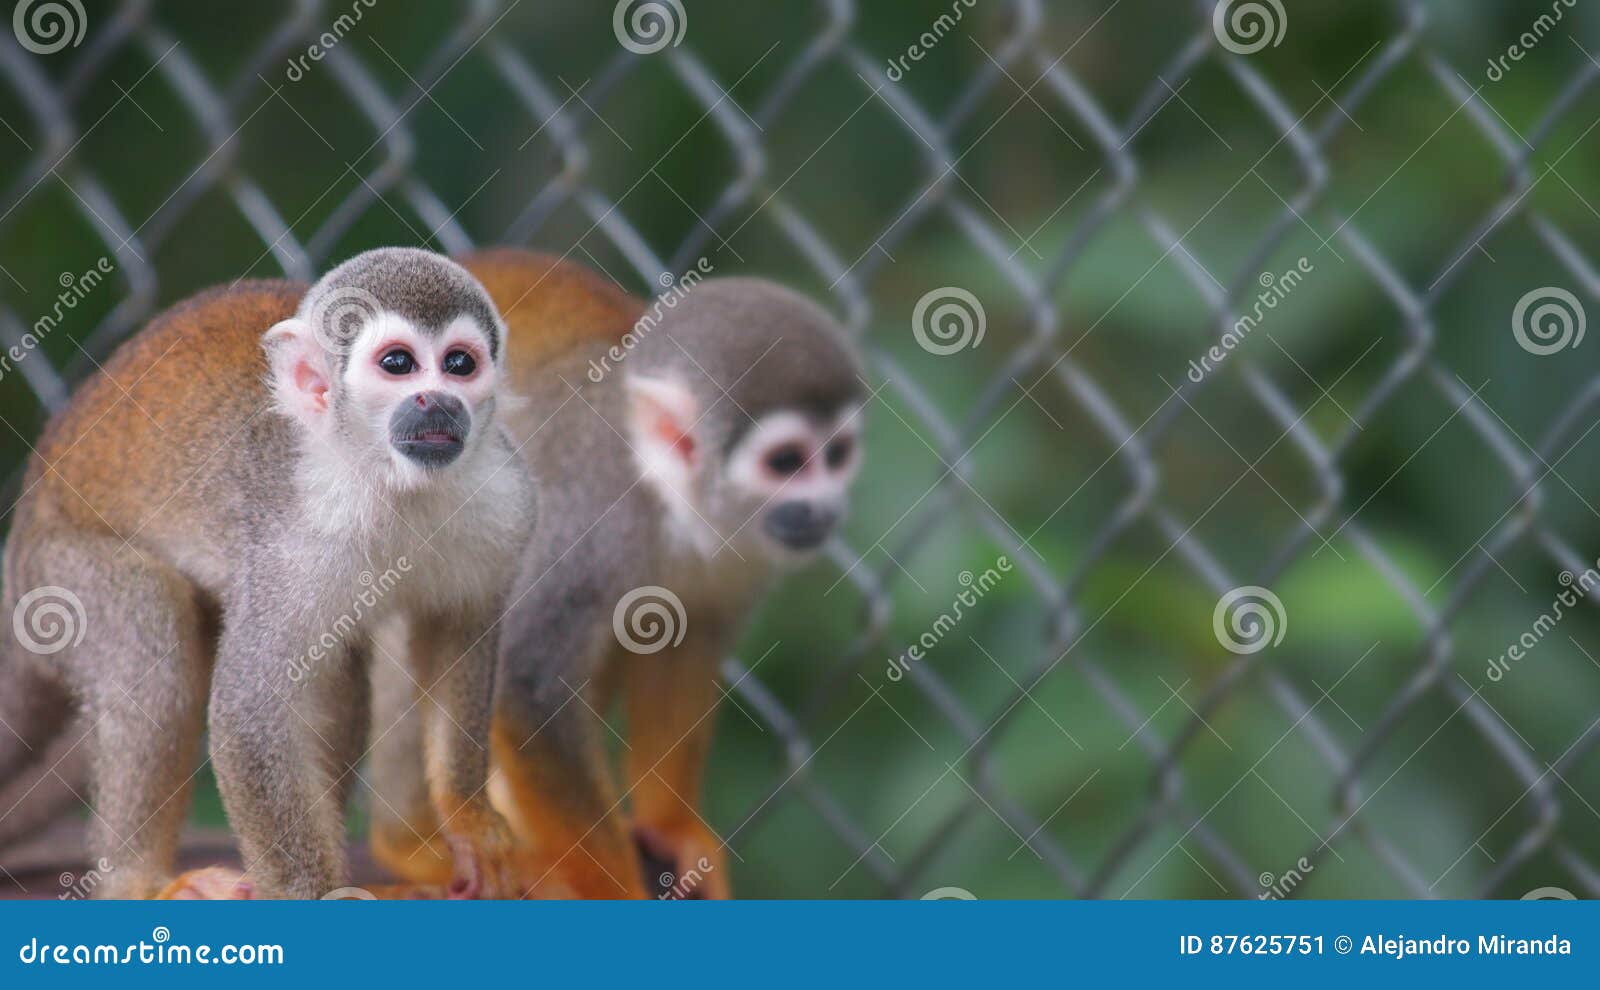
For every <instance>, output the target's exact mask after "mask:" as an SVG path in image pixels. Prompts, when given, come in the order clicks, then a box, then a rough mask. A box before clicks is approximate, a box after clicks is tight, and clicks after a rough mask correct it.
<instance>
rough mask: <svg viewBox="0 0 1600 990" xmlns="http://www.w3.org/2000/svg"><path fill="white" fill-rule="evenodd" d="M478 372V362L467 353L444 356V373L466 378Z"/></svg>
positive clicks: (459, 352) (454, 352) (452, 352)
mask: <svg viewBox="0 0 1600 990" xmlns="http://www.w3.org/2000/svg"><path fill="white" fill-rule="evenodd" d="M477 370H478V362H477V361H475V360H473V358H472V355H471V354H468V353H467V352H466V351H451V352H450V353H449V354H446V355H445V356H444V373H445V374H447V375H460V376H461V377H463V378H465V377H466V376H467V375H470V374H472V373H473V372H474V371H477Z"/></svg>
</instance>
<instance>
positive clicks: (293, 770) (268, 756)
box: [211, 581, 366, 900]
mask: <svg viewBox="0 0 1600 990" xmlns="http://www.w3.org/2000/svg"><path fill="white" fill-rule="evenodd" d="M263 586H264V587H269V588H270V587H273V584H272V583H271V582H265V581H264V582H263ZM273 603H274V596H272V595H271V594H262V593H259V592H258V593H255V594H250V593H248V592H246V593H242V594H239V595H237V596H235V599H234V600H232V601H230V602H229V603H228V607H227V610H226V612H225V613H224V619H223V630H222V641H221V645H220V647H219V649H218V652H217V664H216V671H215V673H214V674H213V675H212V683H211V756H212V762H213V764H214V766H215V767H216V771H217V784H218V787H219V789H220V790H221V792H222V802H223V806H224V807H225V808H226V809H227V812H228V822H229V824H230V825H231V826H232V827H233V830H234V832H235V834H236V835H237V836H238V839H239V850H240V853H241V854H242V856H243V858H244V865H245V875H246V877H247V878H249V879H250V880H251V881H252V883H253V885H254V887H255V890H256V892H257V894H258V895H259V896H263V897H270V898H297V899H302V900H314V899H317V898H320V897H321V896H323V895H324V894H326V893H328V892H329V891H331V890H334V889H336V888H338V887H343V886H345V885H346V883H347V880H346V867H345V854H344V809H343V806H342V804H341V799H342V797H343V785H342V783H341V782H340V780H339V778H338V776H337V775H336V774H334V773H332V772H330V768H329V762H330V761H329V753H330V751H331V750H332V749H333V748H334V747H335V746H336V744H335V743H334V742H333V740H332V738H331V737H330V736H329V734H328V730H329V729H330V728H331V727H332V726H333V725H334V724H335V723H336V721H337V720H338V719H339V718H342V717H345V714H346V712H347V709H348V706H349V704H350V703H351V701H352V699H351V698H348V697H346V696H344V695H342V694H341V693H340V692H341V690H349V689H350V687H351V685H355V686H356V689H357V690H359V691H361V692H363V693H364V692H365V690H366V685H365V682H364V681H363V680H362V679H361V678H359V677H356V676H354V675H353V674H351V673H350V672H348V671H347V670H345V669H344V668H345V667H346V666H348V665H350V664H352V663H353V662H354V659H355V658H354V656H353V655H352V652H351V651H350V650H349V649H345V648H335V649H333V650H330V651H328V652H327V653H326V654H322V655H319V656H317V657H315V658H314V659H313V660H312V663H311V664H310V665H309V666H305V667H302V666H299V665H298V664H299V663H300V661H299V660H297V659H296V658H300V657H306V656H308V655H309V654H308V653H307V648H308V646H309V645H310V644H314V643H316V642H317V641H318V639H319V638H320V636H321V633H319V632H317V631H316V627H317V626H318V625H319V624H320V625H322V626H324V627H325V628H333V623H334V621H335V620H334V619H330V618H329V617H327V616H315V615H289V614H284V610H283V609H281V608H275V607H274V605H273ZM230 616H248V617H249V619H248V621H239V622H230V621H229V617H230ZM363 704H364V702H363Z"/></svg>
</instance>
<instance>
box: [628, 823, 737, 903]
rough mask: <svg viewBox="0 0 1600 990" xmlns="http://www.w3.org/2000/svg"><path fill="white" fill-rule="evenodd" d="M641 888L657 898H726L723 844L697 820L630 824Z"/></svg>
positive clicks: (727, 893) (727, 892) (728, 890)
mask: <svg viewBox="0 0 1600 990" xmlns="http://www.w3.org/2000/svg"><path fill="white" fill-rule="evenodd" d="M633 842H634V845H635V846H636V847H638V850H639V859H640V861H641V864H642V867H643V870H644V885H645V889H646V890H649V891H651V892H652V893H653V894H654V895H655V897H656V898H657V899H658V900H663V901H695V900H716V901H720V900H726V899H727V898H729V897H731V896H732V891H731V890H730V888H729V883H728V865H727V859H726V857H725V856H724V845H723V843H722V842H721V841H719V840H718V839H717V837H716V836H715V835H713V834H711V831H710V829H708V828H706V827H705V826H703V825H701V824H699V823H698V822H695V823H690V824H682V825H665V826H663V825H646V824H642V823H641V824H636V825H634V826H633Z"/></svg>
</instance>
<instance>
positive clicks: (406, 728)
mask: <svg viewBox="0 0 1600 990" xmlns="http://www.w3.org/2000/svg"><path fill="white" fill-rule="evenodd" d="M406 633H407V630H406V629H405V628H404V627H403V626H402V625H401V624H399V623H396V624H394V626H390V627H385V628H383V629H381V630H380V631H379V632H378V634H377V635H375V636H374V637H373V657H372V747H371V748H372V752H371V756H370V758H369V762H368V765H367V777H368V780H369V782H370V783H371V785H372V807H371V820H372V828H371V833H370V845H371V849H372V856H373V858H374V859H376V860H377V861H378V862H379V863H380V864H382V865H383V867H384V868H385V869H387V870H389V871H390V872H391V873H393V874H394V875H396V876H398V877H401V878H402V879H405V880H408V881H410V882H412V883H414V884H437V885H441V886H442V885H444V884H448V883H449V882H450V879H451V876H452V874H453V865H452V863H451V859H450V847H449V846H448V845H447V844H446V843H445V840H444V833H443V831H442V830H441V829H440V827H439V818H438V816H437V815H435V814H434V811H433V804H432V803H431V802H430V801H429V799H428V782H427V778H426V776H425V775H424V772H423V756H422V748H423V747H422V723H423V709H422V695H421V692H420V691H419V690H418V687H417V682H416V680H415V674H414V673H413V671H414V670H416V669H417V664H416V663H415V662H414V661H413V660H412V659H411V656H410V653H411V644H410V638H409V636H408V635H407V634H406Z"/></svg>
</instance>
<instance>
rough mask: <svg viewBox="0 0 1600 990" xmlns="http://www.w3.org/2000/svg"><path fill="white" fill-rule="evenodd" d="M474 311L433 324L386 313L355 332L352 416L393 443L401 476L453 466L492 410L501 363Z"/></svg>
mask: <svg viewBox="0 0 1600 990" xmlns="http://www.w3.org/2000/svg"><path fill="white" fill-rule="evenodd" d="M489 353H490V352H489V342H488V338H487V337H486V335H485V334H484V332H483V329H482V328H481V327H479V326H478V324H477V321H476V320H474V319H473V318H472V317H470V316H465V315H463V316H457V317H456V318H455V319H453V320H452V321H451V322H450V323H449V324H447V325H446V326H445V327H443V328H442V329H439V330H437V331H434V332H431V333H430V332H426V331H424V330H419V329H418V328H417V327H416V326H414V325H413V324H412V323H410V322H409V321H407V320H404V319H402V318H400V317H397V316H394V315H393V314H383V315H382V316H380V318H379V319H377V320H375V321H373V322H372V323H371V324H370V325H369V326H367V327H366V328H364V329H363V330H362V332H361V333H360V335H359V336H358V337H357V339H356V343H355V346H354V347H353V348H352V350H351V352H350V355H349V361H348V364H347V365H346V368H345V373H344V382H345V392H346V396H347V403H348V405H349V407H350V410H351V415H350V416H349V417H348V418H350V419H351V420H353V421H355V422H358V423H365V424H368V428H369V431H370V433H371V434H372V435H373V439H377V440H381V442H383V443H384V444H386V445H387V447H388V449H389V450H390V452H391V455H392V457H393V460H394V464H395V466H396V468H397V469H398V471H399V473H400V475H401V476H402V477H412V478H414V477H416V476H418V474H419V473H420V475H424V476H425V475H426V474H428V473H429V472H433V471H438V470H441V469H444V468H446V467H449V466H450V465H451V464H453V463H455V461H456V460H457V459H458V458H460V457H461V456H462V454H463V453H465V452H466V450H467V449H468V448H469V446H471V445H473V443H474V441H475V439H476V437H477V436H478V435H481V434H482V432H483V423H482V422H481V421H483V420H486V419H487V418H488V417H489V415H491V414H492V410H493V402H494V394H495V386H496V377H497V375H496V371H497V369H496V368H495V365H494V361H493V360H492V359H491V358H490V356H489Z"/></svg>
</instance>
